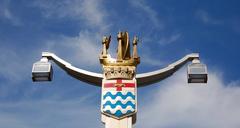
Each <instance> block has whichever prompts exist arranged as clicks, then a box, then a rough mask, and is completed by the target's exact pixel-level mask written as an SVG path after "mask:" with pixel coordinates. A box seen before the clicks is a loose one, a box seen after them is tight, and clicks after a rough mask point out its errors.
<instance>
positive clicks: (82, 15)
mask: <svg viewBox="0 0 240 128" xmlns="http://www.w3.org/2000/svg"><path fill="white" fill-rule="evenodd" d="M102 3H103V1H102V0H70V1H47V0H44V1H43V0H39V1H36V2H34V6H37V7H39V8H40V9H41V11H42V13H43V16H45V17H46V18H70V19H74V20H79V24H81V25H87V27H90V28H96V27H97V28H99V29H100V31H105V30H106V29H107V28H108V27H109V26H108V25H107V23H106V22H107V12H106V11H105V9H104V7H103V5H102Z"/></svg>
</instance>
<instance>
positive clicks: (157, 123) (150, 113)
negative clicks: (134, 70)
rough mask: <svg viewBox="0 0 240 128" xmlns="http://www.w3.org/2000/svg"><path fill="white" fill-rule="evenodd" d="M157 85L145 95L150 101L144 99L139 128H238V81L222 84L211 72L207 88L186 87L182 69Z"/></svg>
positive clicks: (239, 123) (239, 115)
mask: <svg viewBox="0 0 240 128" xmlns="http://www.w3.org/2000/svg"><path fill="white" fill-rule="evenodd" d="M160 84H161V86H159V87H158V89H157V90H152V91H151V94H149V96H147V98H150V99H151V100H149V99H144V101H145V102H144V103H142V104H143V106H141V108H140V110H139V111H140V112H139V113H138V124H137V127H138V128H144V127H150V128H172V127H178V128H182V127H183V128H239V127H240V122H239V118H240V109H239V106H240V102H239V97H240V88H239V82H237V83H230V84H224V82H223V81H222V78H221V76H219V73H213V72H210V73H209V82H208V84H207V85H202V84H196V85H195V84H187V82H186V72H185V71H183V70H181V71H180V72H178V73H176V75H175V76H173V77H171V78H169V79H168V80H166V81H163V82H162V83H160ZM145 89H147V88H145ZM139 95H141V94H139ZM139 102H143V101H139Z"/></svg>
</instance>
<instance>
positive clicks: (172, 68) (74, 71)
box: [42, 52, 199, 87]
mask: <svg viewBox="0 0 240 128" xmlns="http://www.w3.org/2000/svg"><path fill="white" fill-rule="evenodd" d="M42 57H47V58H48V59H49V60H53V61H54V62H55V63H56V64H57V65H58V66H60V67H61V68H62V69H63V70H65V71H66V72H67V73H68V74H69V75H71V76H72V77H74V78H76V79H79V80H81V81H83V82H87V83H89V84H92V85H95V86H99V87H101V85H102V79H103V75H102V74H100V73H94V72H89V71H86V70H82V69H79V68H77V67H74V66H72V65H71V64H70V63H68V62H66V61H64V60H62V59H61V58H59V57H58V56H56V55H55V54H53V53H49V52H43V53H42ZM194 58H199V54H198V53H192V54H188V55H186V56H185V57H183V58H182V59H180V60H178V61H176V62H174V63H172V64H170V65H168V66H167V67H165V68H163V69H160V70H156V71H152V72H147V73H141V74H137V75H136V79H137V85H138V87H143V86H147V85H150V84H153V83H156V82H159V81H161V80H163V79H165V78H167V77H169V76H171V75H172V74H173V73H174V72H176V71H177V70H178V69H179V68H180V67H181V66H183V65H184V64H185V63H187V62H188V61H191V60H193V59H194Z"/></svg>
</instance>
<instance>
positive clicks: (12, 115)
mask: <svg viewBox="0 0 240 128" xmlns="http://www.w3.org/2000/svg"><path fill="white" fill-rule="evenodd" d="M88 100H90V99H88ZM0 113H1V114H0V127H2V128H20V127H21V128H43V127H44V128H54V127H57V128H66V127H67V128H76V127H86V128H88V127H90V128H91V127H92V128H93V127H99V126H101V125H102V124H101V121H100V120H99V117H100V113H99V111H98V109H97V106H93V105H90V104H89V103H88V102H86V101H81V100H78V99H74V100H66V101H52V100H44V101H21V102H14V103H11V102H9V103H1V104H0Z"/></svg>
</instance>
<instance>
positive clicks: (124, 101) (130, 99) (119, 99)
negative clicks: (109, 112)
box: [102, 96, 135, 104]
mask: <svg viewBox="0 0 240 128" xmlns="http://www.w3.org/2000/svg"><path fill="white" fill-rule="evenodd" d="M107 101H110V102H111V103H112V104H116V102H117V101H121V102H122V103H123V104H126V103H127V102H128V101H131V102H132V103H133V104H135V100H134V99H133V98H132V97H131V96H128V97H127V98H126V99H125V100H124V99H122V97H120V96H117V97H116V99H112V98H111V97H110V96H107V97H106V99H105V100H103V101H102V104H105V103H106V102H107Z"/></svg>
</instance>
